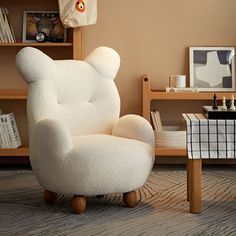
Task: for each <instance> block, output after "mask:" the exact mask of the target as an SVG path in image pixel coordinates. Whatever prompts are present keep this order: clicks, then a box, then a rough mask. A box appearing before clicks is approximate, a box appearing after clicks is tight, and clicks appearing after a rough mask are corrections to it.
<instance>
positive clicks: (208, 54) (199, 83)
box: [189, 47, 235, 92]
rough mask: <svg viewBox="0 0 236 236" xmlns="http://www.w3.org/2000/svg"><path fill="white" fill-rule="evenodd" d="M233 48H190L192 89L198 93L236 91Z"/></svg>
mask: <svg viewBox="0 0 236 236" xmlns="http://www.w3.org/2000/svg"><path fill="white" fill-rule="evenodd" d="M234 54H235V52H234V48H233V47H190V48H189V66H190V87H194V88H197V89H198V91H209V92H210V91H235V65H234Z"/></svg>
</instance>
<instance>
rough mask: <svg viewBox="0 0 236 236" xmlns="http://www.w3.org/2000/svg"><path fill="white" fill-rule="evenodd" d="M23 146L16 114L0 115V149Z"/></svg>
mask: <svg viewBox="0 0 236 236" xmlns="http://www.w3.org/2000/svg"><path fill="white" fill-rule="evenodd" d="M20 145H21V139H20V135H19V132H18V129H17V125H16V120H15V117H14V114H13V113H12V112H11V113H9V114H0V148H17V147H19V146H20Z"/></svg>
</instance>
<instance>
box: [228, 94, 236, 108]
mask: <svg viewBox="0 0 236 236" xmlns="http://www.w3.org/2000/svg"><path fill="white" fill-rule="evenodd" d="M229 109H230V110H231V111H235V110H236V108H235V106H234V95H232V96H231V105H230V108H229Z"/></svg>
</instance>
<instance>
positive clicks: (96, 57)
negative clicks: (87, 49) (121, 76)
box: [85, 47, 120, 79]
mask: <svg viewBox="0 0 236 236" xmlns="http://www.w3.org/2000/svg"><path fill="white" fill-rule="evenodd" d="M85 61H86V62H88V63H89V64H90V65H92V66H93V67H94V68H95V69H96V70H97V71H98V72H99V73H100V74H102V75H103V76H105V77H107V78H110V79H114V78H115V77H116V74H117V72H118V70H119V67H120V56H119V55H118V53H117V52H116V51H115V50H114V49H112V48H108V47H99V48H96V49H94V50H93V51H92V52H91V53H90V54H89V55H88V56H87V57H86V58H85Z"/></svg>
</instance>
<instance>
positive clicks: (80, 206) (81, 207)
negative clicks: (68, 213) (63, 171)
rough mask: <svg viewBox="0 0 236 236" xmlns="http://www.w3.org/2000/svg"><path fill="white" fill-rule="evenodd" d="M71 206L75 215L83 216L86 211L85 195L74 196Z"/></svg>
mask: <svg viewBox="0 0 236 236" xmlns="http://www.w3.org/2000/svg"><path fill="white" fill-rule="evenodd" d="M71 206H72V209H73V212H74V213H75V214H81V213H83V212H84V211H85V209H86V198H85V196H83V195H74V197H73V198H72V202H71Z"/></svg>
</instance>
